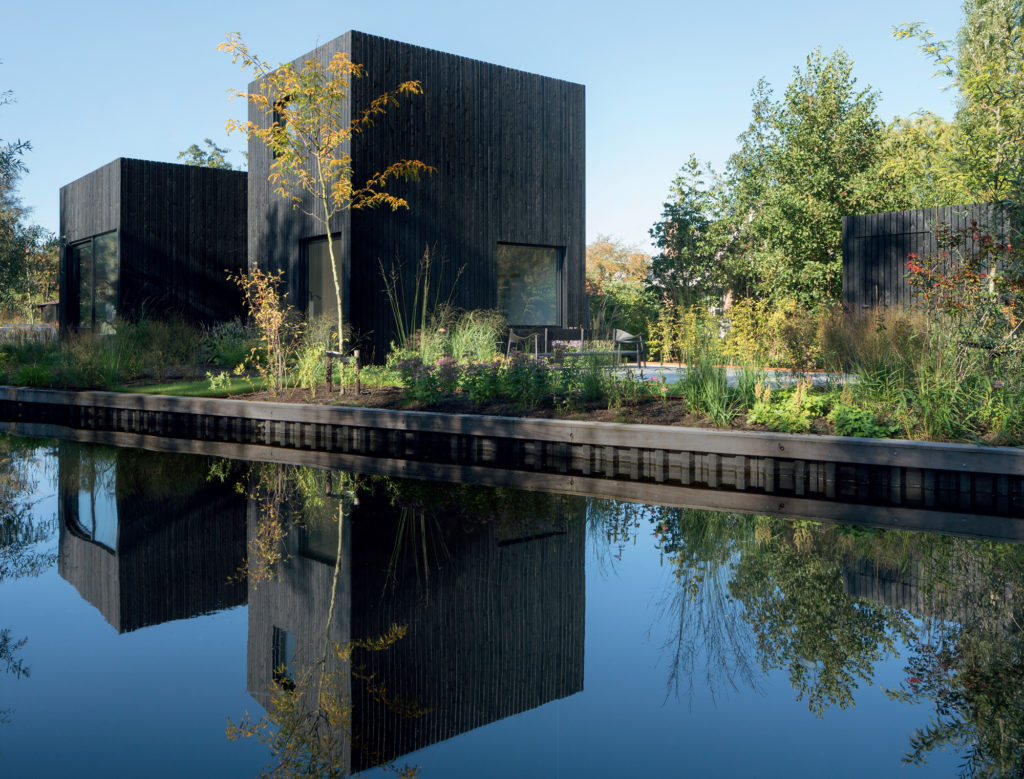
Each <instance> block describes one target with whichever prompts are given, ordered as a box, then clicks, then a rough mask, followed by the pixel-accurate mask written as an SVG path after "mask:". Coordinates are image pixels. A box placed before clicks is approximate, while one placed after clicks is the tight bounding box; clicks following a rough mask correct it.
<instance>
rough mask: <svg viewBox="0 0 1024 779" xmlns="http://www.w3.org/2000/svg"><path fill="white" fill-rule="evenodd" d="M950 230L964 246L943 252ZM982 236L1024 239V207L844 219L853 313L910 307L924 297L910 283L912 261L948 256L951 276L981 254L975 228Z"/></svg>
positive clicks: (848, 301) (847, 300)
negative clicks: (942, 239)
mask: <svg viewBox="0 0 1024 779" xmlns="http://www.w3.org/2000/svg"><path fill="white" fill-rule="evenodd" d="M940 225H945V226H947V227H949V228H950V229H951V230H952V231H953V235H954V236H956V237H957V238H958V239H959V240H957V241H956V242H955V245H954V246H952V247H949V246H942V245H940V243H939V241H938V240H937V238H936V228H937V227H939V226H940ZM972 225H976V226H977V227H978V228H979V229H980V231H981V232H982V233H986V232H987V233H992V234H993V235H997V236H1001V237H1002V238H1003V239H1004V240H1005V239H1007V238H1009V239H1010V240H1011V241H1012V242H1013V243H1016V240H1015V239H1014V238H1013V236H1016V235H1019V234H1020V233H1021V229H1022V228H1021V212H1020V208H1019V206H1012V205H1011V204H1006V205H1004V206H1002V207H1000V206H996V205H993V204H991V203H972V204H970V205H963V206H938V207H933V208H919V209H911V210H907V211H886V212H883V213H879V214H857V215H854V216H844V217H843V244H842V246H843V304H844V305H845V306H846V307H847V308H848V309H849V310H850V311H868V310H870V309H872V308H876V307H881V308H884V307H889V306H894V307H899V306H910V305H914V304H915V303H917V302H919V300H920V293H919V291H918V290H915V289H914V288H913V287H912V286H911V285H910V282H909V281H908V279H907V262H908V260H910V259H912V258H928V257H931V258H935V257H938V256H939V255H940V254H941V253H942V252H947V253H948V254H949V256H948V257H945V258H944V260H943V265H944V267H945V268H946V269H947V270H948V269H950V268H952V267H953V266H954V265H956V263H957V262H958V258H959V257H967V256H970V255H973V254H975V253H976V252H977V250H978V246H977V242H976V241H975V240H974V239H973V238H972V236H971V232H972V231H971V229H970V228H971V226H972Z"/></svg>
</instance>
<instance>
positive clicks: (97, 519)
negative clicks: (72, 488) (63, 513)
mask: <svg viewBox="0 0 1024 779" xmlns="http://www.w3.org/2000/svg"><path fill="white" fill-rule="evenodd" d="M111 486H113V485H111ZM78 521H79V524H81V526H82V530H84V531H85V532H86V533H87V534H88V535H89V537H90V538H92V540H93V541H95V542H96V543H98V544H103V546H105V547H107V549H111V550H116V549H117V497H116V495H114V491H113V489H104V488H102V487H101V488H98V489H96V490H93V491H91V492H87V491H86V490H82V491H80V492H79V493H78Z"/></svg>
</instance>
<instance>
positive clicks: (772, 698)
mask: <svg viewBox="0 0 1024 779" xmlns="http://www.w3.org/2000/svg"><path fill="white" fill-rule="evenodd" d="M588 550H589V552H590V556H589V557H588V560H587V577H586V582H587V584H586V586H587V607H586V608H587V614H586V650H585V656H584V660H585V673H584V679H583V692H582V693H579V694H576V695H573V696H571V697H569V698H566V699H563V700H560V701H554V702H552V703H549V704H546V705H544V706H541V707H540V708H538V709H534V710H533V711H529V712H525V713H524V714H522V715H520V716H518V717H513V718H511V719H508V720H503V721H501V722H498V723H495V724H493V725H489V726H487V727H485V728H480V729H478V730H475V731H471V732H469V733H465V734H463V735H461V736H458V737H456V738H454V739H451V740H450V741H447V742H444V743H441V744H437V745H435V746H432V747H429V748H427V749H424V750H422V751H420V752H417V753H414V754H412V755H408V756H406V758H403V760H404V761H406V762H408V763H410V764H414V765H415V764H422V766H423V773H422V776H423V777H433V776H444V777H450V776H476V775H486V776H488V777H506V776H507V777H522V776H550V777H566V779H568V778H569V777H576V776H594V777H598V776H600V777H604V776H615V777H621V776H648V777H661V776H666V777H667V776H695V777H696V776H701V777H702V776H723V777H733V776H736V777H740V776H744V777H745V776H751V777H754V776H756V777H766V776H784V777H791V776H815V777H816V776H830V777H844V776H849V777H863V776H894V775H907V776H930V775H939V776H948V775H956V766H957V765H958V764H959V760H958V758H957V755H955V754H954V753H951V752H936V753H933V754H931V755H929V758H928V763H927V764H926V765H925V766H924V769H923V770H916V769H914V768H912V767H908V766H904V765H902V764H901V762H900V761H901V758H902V756H903V755H904V753H905V752H907V751H908V749H909V738H910V736H911V734H912V733H913V731H914V730H915V729H916V728H917V727H920V726H923V725H925V724H927V722H928V718H929V717H930V716H931V714H932V713H933V710H932V709H930V708H927V707H914V706H910V705H907V704H901V703H895V702H891V701H889V700H888V699H887V698H886V696H885V693H884V692H883V691H882V690H881V689H880V686H888V687H897V686H898V685H899V683H900V681H901V680H902V679H903V676H904V672H903V663H904V661H903V660H902V659H899V658H896V659H889V660H886V661H883V662H881V663H879V664H878V665H877V666H876V672H875V676H874V682H873V685H872V686H868V685H862V686H861V688H860V689H859V690H858V692H857V694H856V706H855V707H854V708H851V709H848V710H846V711H842V710H839V709H835V708H833V709H829V710H828V712H827V713H826V714H825V717H824V718H823V719H818V718H817V717H815V716H814V715H813V714H812V713H811V712H809V711H808V710H807V704H806V701H803V702H799V701H797V700H796V693H795V692H794V691H793V690H792V688H791V687H790V684H789V679H788V676H787V674H786V672H785V671H782V672H779V671H775V672H772V673H770V674H768V675H767V676H765V675H764V674H761V675H760V680H759V684H760V690H761V694H755V693H752V692H751V691H750V690H749V689H742V688H741V689H739V690H738V691H735V692H734V691H732V690H731V689H730V690H729V691H728V693H726V694H719V695H717V698H716V699H714V700H713V699H712V696H711V694H710V693H709V692H708V690H707V686H706V684H705V682H704V668H703V667H702V666H701V665H700V663H698V664H697V668H696V673H697V674H698V675H699V678H697V679H695V680H694V685H693V698H692V700H691V699H690V698H688V696H687V690H686V686H687V680H685V679H684V680H682V681H681V688H682V689H681V692H680V695H679V697H678V698H677V697H676V696H675V694H674V693H670V692H669V690H668V688H667V679H668V675H669V671H670V668H669V662H670V660H671V656H670V655H669V654H668V650H664V649H663V647H664V646H665V644H666V643H667V642H669V641H670V639H671V638H672V632H673V628H674V626H675V625H674V624H673V621H672V616H671V615H666V614H665V612H664V610H663V606H664V603H665V599H666V593H668V592H671V588H672V587H673V585H674V578H673V576H672V573H671V571H670V570H668V569H667V568H666V567H661V566H659V552H658V551H657V550H656V549H655V548H654V546H653V543H652V540H651V538H650V536H647V537H646V538H645V537H643V536H642V537H641V538H640V539H639V540H638V542H637V544H636V545H635V546H633V545H632V544H629V545H627V546H626V547H625V549H624V550H623V552H622V559H621V561H614V562H615V568H614V570H610V569H609V566H608V562H607V560H605V561H604V562H601V563H599V562H598V561H597V560H596V559H595V557H596V555H595V554H594V551H595V543H594V540H593V539H591V540H590V541H589V542H588ZM737 608H739V607H738V606H737ZM374 775H376V774H374ZM381 775H383V774H381Z"/></svg>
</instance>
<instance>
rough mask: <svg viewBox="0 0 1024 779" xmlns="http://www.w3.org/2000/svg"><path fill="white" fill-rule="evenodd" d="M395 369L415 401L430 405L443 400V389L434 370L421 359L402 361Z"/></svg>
mask: <svg viewBox="0 0 1024 779" xmlns="http://www.w3.org/2000/svg"><path fill="white" fill-rule="evenodd" d="M395 369H396V370H397V371H398V374H399V375H400V376H401V377H402V385H403V386H404V387H405V391H406V393H407V394H408V395H409V397H410V398H412V399H413V400H417V401H419V402H420V403H425V404H427V405H430V404H432V403H437V401H439V400H440V399H441V396H442V392H441V387H440V385H439V382H438V380H437V376H436V375H435V373H434V370H433V369H432V367H431V366H430V365H425V364H424V363H423V360H421V359H420V358H419V357H410V358H408V359H405V360H400V361H399V362H398V364H397V365H395Z"/></svg>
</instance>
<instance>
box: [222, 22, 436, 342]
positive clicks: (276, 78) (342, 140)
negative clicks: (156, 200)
mask: <svg viewBox="0 0 1024 779" xmlns="http://www.w3.org/2000/svg"><path fill="white" fill-rule="evenodd" d="M217 48H218V50H219V51H226V52H228V53H229V54H231V57H232V61H233V62H238V61H241V63H242V66H243V67H244V68H246V69H251V70H252V71H253V74H254V76H255V78H256V81H257V87H256V90H257V91H255V92H252V93H249V92H240V91H237V90H235V91H234V96H235V97H242V98H245V99H246V101H247V102H248V103H249V105H250V106H252V107H253V108H255V109H256V111H257V112H258V113H259V114H262V116H263V118H264V119H265V120H267V123H266V124H263V123H257V122H252V121H246V122H240V121H238V120H234V119H232V120H230V121H229V122H228V124H227V127H228V132H233V131H235V130H238V131H241V132H243V133H245V134H246V135H247V136H248V137H249V138H255V139H257V140H258V141H260V142H261V143H263V144H265V145H266V147H267V148H268V149H269V150H270V151H271V152H272V154H273V157H274V161H273V162H272V163H271V166H270V182H271V183H272V184H273V185H274V186H275V191H276V192H277V193H278V194H279V195H281V197H283V198H285V199H286V200H290V201H291V202H292V206H293V207H294V208H296V209H298V210H300V211H302V212H303V213H305V214H306V215H307V216H309V217H311V218H312V219H315V220H316V221H317V222H319V223H320V224H321V225H323V227H324V231H325V232H326V234H327V250H328V255H329V257H330V263H331V274H332V277H333V280H334V293H335V304H336V309H337V322H338V349H339V351H344V350H345V328H344V312H343V311H342V296H341V283H340V280H339V273H338V258H337V257H336V256H335V245H334V244H335V241H334V238H333V234H332V230H331V220H332V219H333V218H334V217H335V216H336V215H337V214H339V213H341V212H343V211H345V210H346V209H360V208H375V207H377V206H387V207H390V208H391V209H392V210H397V209H399V208H408V203H407V202H406V201H405V199H403V198H401V197H398V196H396V195H392V194H391V193H390V192H388V187H389V186H390V184H391V183H392V182H394V181H396V180H405V181H411V180H415V179H418V178H419V176H420V175H422V174H425V173H432V172H433V171H434V168H432V167H430V166H429V165H427V164H425V163H423V162H421V161H419V160H404V159H403V160H399V161H397V162H393V163H391V164H390V165H388V166H387V167H386V168H384V170H382V171H379V172H377V173H374V174H373V175H371V176H370V178H369V179H367V180H366V182H365V183H363V184H362V185H361V186H358V185H356V184H355V183H354V182H353V178H352V176H353V172H352V155H351V154H350V153H349V152H348V151H347V149H348V148H349V147H350V144H351V143H352V142H353V140H354V139H355V138H357V137H358V136H359V135H361V134H362V133H364V132H366V131H368V130H369V129H370V128H372V127H373V125H374V123H375V122H376V121H377V120H378V119H380V118H381V117H383V116H384V115H385V114H386V113H387V112H388V111H389V110H390V109H393V108H395V107H397V106H398V104H399V98H402V97H410V96H413V95H420V94H422V93H423V88H422V87H421V86H420V83H419V82H418V81H405V82H403V83H401V84H399V85H398V86H397V87H395V89H393V90H391V91H388V92H384V93H383V94H381V95H379V96H377V97H376V98H374V99H373V100H372V101H370V103H369V105H367V106H366V107H364V108H361V109H360V110H353V111H352V114H353V116H352V119H351V120H349V119H346V118H345V117H346V113H345V111H344V110H343V109H344V108H345V107H346V104H347V102H348V94H349V84H350V83H351V81H352V79H356V78H361V77H363V76H364V75H365V74H366V71H365V69H364V68H363V66H362V65H359V64H357V63H354V62H352V61H351V60H350V59H349V57H348V54H347V53H346V52H338V53H337V54H335V55H334V56H333V57H332V58H331V60H330V62H328V63H327V64H326V65H324V64H323V63H322V62H321V61H320V60H319V59H317V58H315V57H312V58H310V59H308V60H306V61H305V62H304V63H303V64H302V66H301V67H296V66H294V65H292V64H290V63H289V64H283V65H279V66H277V67H276V68H273V67H271V66H270V65H268V64H267V63H265V62H264V61H263V60H261V59H260V58H259V57H257V56H256V55H255V54H253V53H252V52H250V51H249V49H248V47H247V46H245V44H243V43H242V41H241V39H240V37H239V36H238V34H237V33H233V34H231V35H229V36H228V39H227V41H226V42H224V43H221V44H220V45H219V46H218V47H217ZM303 196H305V197H306V198H310V199H311V200H312V204H311V205H310V206H308V207H307V206H306V205H305V203H306V202H308V201H307V200H305V199H304V197H303Z"/></svg>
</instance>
